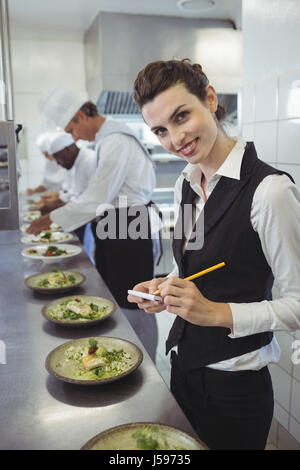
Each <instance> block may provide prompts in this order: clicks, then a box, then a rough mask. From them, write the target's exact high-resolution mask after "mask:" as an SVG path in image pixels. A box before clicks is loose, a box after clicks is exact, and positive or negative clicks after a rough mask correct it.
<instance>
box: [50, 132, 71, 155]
mask: <svg viewBox="0 0 300 470" xmlns="http://www.w3.org/2000/svg"><path fill="white" fill-rule="evenodd" d="M48 139H49V146H48V153H50V155H54V154H55V153H57V152H60V151H61V150H63V149H64V148H66V147H69V146H70V145H72V144H74V143H75V142H74V139H73V137H72V136H71V134H67V133H66V132H64V131H57V132H53V133H52V134H50V135H49V137H48Z"/></svg>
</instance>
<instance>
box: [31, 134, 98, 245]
mask: <svg viewBox="0 0 300 470" xmlns="http://www.w3.org/2000/svg"><path fill="white" fill-rule="evenodd" d="M48 149H49V153H50V154H51V155H52V157H53V158H54V160H55V161H56V163H58V165H60V166H61V167H62V168H64V169H65V170H66V177H65V179H64V182H63V185H62V189H61V190H60V191H59V193H56V196H55V195H54V196H53V197H52V198H51V199H48V200H47V201H45V202H44V203H43V205H41V206H40V210H41V212H42V214H47V213H49V212H51V211H53V210H55V209H57V208H58V207H62V206H64V205H65V204H67V203H68V202H70V201H72V200H75V199H76V198H77V197H79V196H80V195H81V194H82V193H83V192H84V191H85V190H86V189H87V187H88V185H89V182H90V180H91V178H92V176H93V175H94V173H95V171H96V167H97V162H96V155H95V151H94V150H91V149H89V148H85V147H82V148H79V147H78V146H77V145H76V143H75V141H74V139H73V137H72V136H71V134H67V133H66V132H64V131H57V132H55V133H53V134H52V135H51V136H50V137H49V146H48ZM85 227H86V225H83V226H82V227H78V228H77V229H76V230H75V232H76V234H77V236H78V237H79V240H80V241H81V243H83V240H84V232H85Z"/></svg>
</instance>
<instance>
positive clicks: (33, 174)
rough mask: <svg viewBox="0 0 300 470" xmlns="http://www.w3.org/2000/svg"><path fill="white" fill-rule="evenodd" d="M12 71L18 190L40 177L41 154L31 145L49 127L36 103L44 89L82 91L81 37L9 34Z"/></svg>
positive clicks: (34, 184) (41, 167)
mask: <svg viewBox="0 0 300 470" xmlns="http://www.w3.org/2000/svg"><path fill="white" fill-rule="evenodd" d="M11 54H12V75H13V94H14V108H15V121H16V123H18V124H19V123H20V124H22V125H23V129H24V130H23V131H22V133H21V134H20V137H21V139H22V144H21V146H20V149H19V152H18V153H19V159H20V165H21V168H22V176H21V179H20V181H19V183H20V184H19V190H20V191H24V190H25V189H26V188H27V187H36V186H38V185H39V184H40V183H41V181H42V178H43V169H44V164H45V158H44V156H43V155H42V154H41V153H40V152H39V150H38V149H37V147H36V145H35V141H36V139H37V137H38V135H39V134H40V133H42V132H44V131H45V130H48V129H49V128H51V126H50V125H49V123H46V122H45V121H44V120H43V119H42V118H41V116H40V114H39V112H38V109H37V104H38V101H39V99H40V98H41V96H42V95H43V94H44V93H47V92H48V91H50V90H51V89H52V88H54V87H55V86H62V87H65V88H67V89H70V90H72V91H74V92H77V93H80V94H85V95H86V86H85V71H84V46H83V38H82V37H80V36H78V37H72V38H70V37H67V36H66V37H65V38H62V37H61V36H60V38H57V35H56V33H55V31H53V33H52V34H51V33H50V32H49V31H48V32H47V36H45V37H43V35H42V34H39V35H35V33H34V32H32V34H31V35H30V34H29V33H28V32H27V34H26V36H24V37H21V36H19V35H18V36H17V37H12V40H11Z"/></svg>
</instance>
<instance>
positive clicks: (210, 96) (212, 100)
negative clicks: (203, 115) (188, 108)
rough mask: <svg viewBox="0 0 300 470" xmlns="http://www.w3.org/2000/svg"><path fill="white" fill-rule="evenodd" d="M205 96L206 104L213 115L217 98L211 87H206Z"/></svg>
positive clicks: (216, 106) (216, 105)
mask: <svg viewBox="0 0 300 470" xmlns="http://www.w3.org/2000/svg"><path fill="white" fill-rule="evenodd" d="M206 90H207V96H206V104H207V106H208V108H209V110H210V112H211V113H212V114H214V113H215V112H216V111H217V109H218V97H217V93H216V90H215V89H214V87H212V86H211V85H207V87H206Z"/></svg>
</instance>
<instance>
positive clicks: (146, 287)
mask: <svg viewBox="0 0 300 470" xmlns="http://www.w3.org/2000/svg"><path fill="white" fill-rule="evenodd" d="M165 280H166V278H162V277H161V278H156V279H152V280H151V281H145V282H141V283H140V284H137V285H136V286H134V288H133V290H137V291H140V292H145V293H147V294H154V292H156V291H157V289H158V286H159V284H161V283H162V282H163V281H165ZM127 300H128V302H131V303H137V304H138V307H139V308H140V309H141V310H145V312H147V313H159V312H162V311H163V310H165V308H166V307H165V305H164V304H163V303H162V302H154V301H152V300H145V299H141V297H135V296H134V295H128V297H127Z"/></svg>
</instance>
